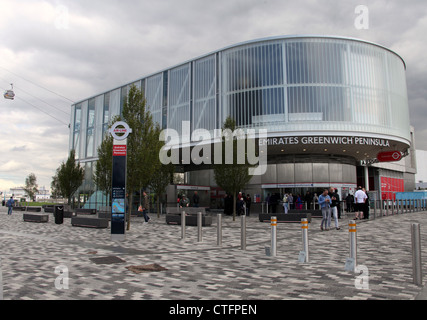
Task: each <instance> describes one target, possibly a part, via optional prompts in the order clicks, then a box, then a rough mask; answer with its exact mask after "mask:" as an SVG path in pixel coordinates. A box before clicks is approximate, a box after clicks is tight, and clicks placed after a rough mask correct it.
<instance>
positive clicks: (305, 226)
mask: <svg viewBox="0 0 427 320" xmlns="http://www.w3.org/2000/svg"><path fill="white" fill-rule="evenodd" d="M301 230H302V248H303V251H304V254H305V259H304V261H301V262H310V260H309V255H308V220H307V219H301Z"/></svg>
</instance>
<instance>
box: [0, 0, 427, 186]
mask: <svg viewBox="0 0 427 320" xmlns="http://www.w3.org/2000/svg"><path fill="white" fill-rule="evenodd" d="M361 4H362V5H365V6H366V8H367V9H368V10H369V27H368V29H360V28H356V26H355V20H357V19H358V17H359V16H360V13H359V14H357V13H355V9H356V7H357V6H358V5H361ZM359 22H362V21H359ZM359 25H360V23H359ZM290 34H318V35H340V36H349V37H355V38H360V39H364V40H368V41H372V42H376V43H379V44H381V45H384V46H386V47H388V48H390V49H392V50H394V51H395V52H397V53H398V54H399V55H401V56H402V57H403V59H404V60H405V61H406V64H407V82H408V94H409V105H410V113H411V122H412V125H413V126H414V127H415V130H416V139H417V141H416V143H417V149H423V150H427V126H426V125H425V123H426V122H427V112H426V107H427V59H426V56H425V54H426V52H427V42H426V41H425V39H426V34H427V4H426V2H425V0H408V1H397V0H396V1H392V0H375V1H369V0H356V1H353V0H346V1H339V0H318V1H316V0H298V1H294V0H265V1H263V0H216V1H207V0H173V1H172V0H156V1H145V0H139V1H136V0H132V1H131V0H120V1H116V0H103V1H100V0H90V1H86V0H85V1H83V0H72V1H66V0H57V1H41V0H0V39H1V42H0V89H1V91H3V90H6V89H9V88H10V83H13V84H14V90H15V93H16V99H15V100H14V101H9V100H5V99H3V98H2V99H1V100H0V128H1V135H0V146H1V152H0V191H2V190H9V188H11V187H16V186H20V185H23V184H24V182H25V178H26V177H27V176H28V175H29V174H30V173H32V172H33V173H35V174H36V176H37V179H38V183H39V186H46V187H47V188H49V187H50V182H51V178H52V176H53V175H54V173H55V170H56V168H57V167H58V166H59V165H60V163H61V162H62V161H64V160H65V159H66V158H67V156H68V136H69V129H68V123H69V122H70V106H71V104H72V101H80V100H83V99H85V98H87V97H90V96H93V95H96V94H98V93H101V92H104V91H107V90H109V89H112V88H115V87H118V86H120V85H122V84H124V83H128V82H130V81H133V80H136V79H139V78H142V77H143V76H145V75H148V74H150V73H152V72H155V71H158V70H161V69H164V68H167V67H169V66H173V65H175V64H178V63H180V62H183V61H186V60H189V59H192V58H194V57H197V56H200V55H202V54H205V53H209V52H211V51H214V50H217V49H221V48H223V47H226V46H228V45H231V44H235V43H239V42H243V41H246V40H252V39H257V38H262V37H270V36H279V35H290Z"/></svg>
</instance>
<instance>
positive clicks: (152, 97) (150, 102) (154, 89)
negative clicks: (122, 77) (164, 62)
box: [146, 73, 163, 126]
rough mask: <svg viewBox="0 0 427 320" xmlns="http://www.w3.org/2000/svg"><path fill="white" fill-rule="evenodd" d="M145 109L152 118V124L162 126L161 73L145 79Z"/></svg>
mask: <svg viewBox="0 0 427 320" xmlns="http://www.w3.org/2000/svg"><path fill="white" fill-rule="evenodd" d="M146 83H147V85H146V86H147V89H146V90H147V92H146V99H147V107H148V110H149V111H150V112H151V115H152V116H153V121H154V123H158V124H159V125H160V126H161V124H162V108H163V101H162V100H163V99H162V98H163V73H159V74H157V75H154V76H152V77H149V78H147V80H146Z"/></svg>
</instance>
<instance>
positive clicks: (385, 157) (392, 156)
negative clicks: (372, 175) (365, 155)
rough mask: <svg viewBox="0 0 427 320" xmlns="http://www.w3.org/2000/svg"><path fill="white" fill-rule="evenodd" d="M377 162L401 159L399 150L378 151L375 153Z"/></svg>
mask: <svg viewBox="0 0 427 320" xmlns="http://www.w3.org/2000/svg"><path fill="white" fill-rule="evenodd" d="M377 159H378V161H379V162H393V161H399V160H400V159H402V153H401V152H400V151H386V152H380V153H378V155H377Z"/></svg>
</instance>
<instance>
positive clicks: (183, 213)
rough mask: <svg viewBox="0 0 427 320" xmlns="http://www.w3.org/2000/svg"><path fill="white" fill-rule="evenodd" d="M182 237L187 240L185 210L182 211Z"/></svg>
mask: <svg viewBox="0 0 427 320" xmlns="http://www.w3.org/2000/svg"><path fill="white" fill-rule="evenodd" d="M181 239H182V240H185V211H182V212H181Z"/></svg>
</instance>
